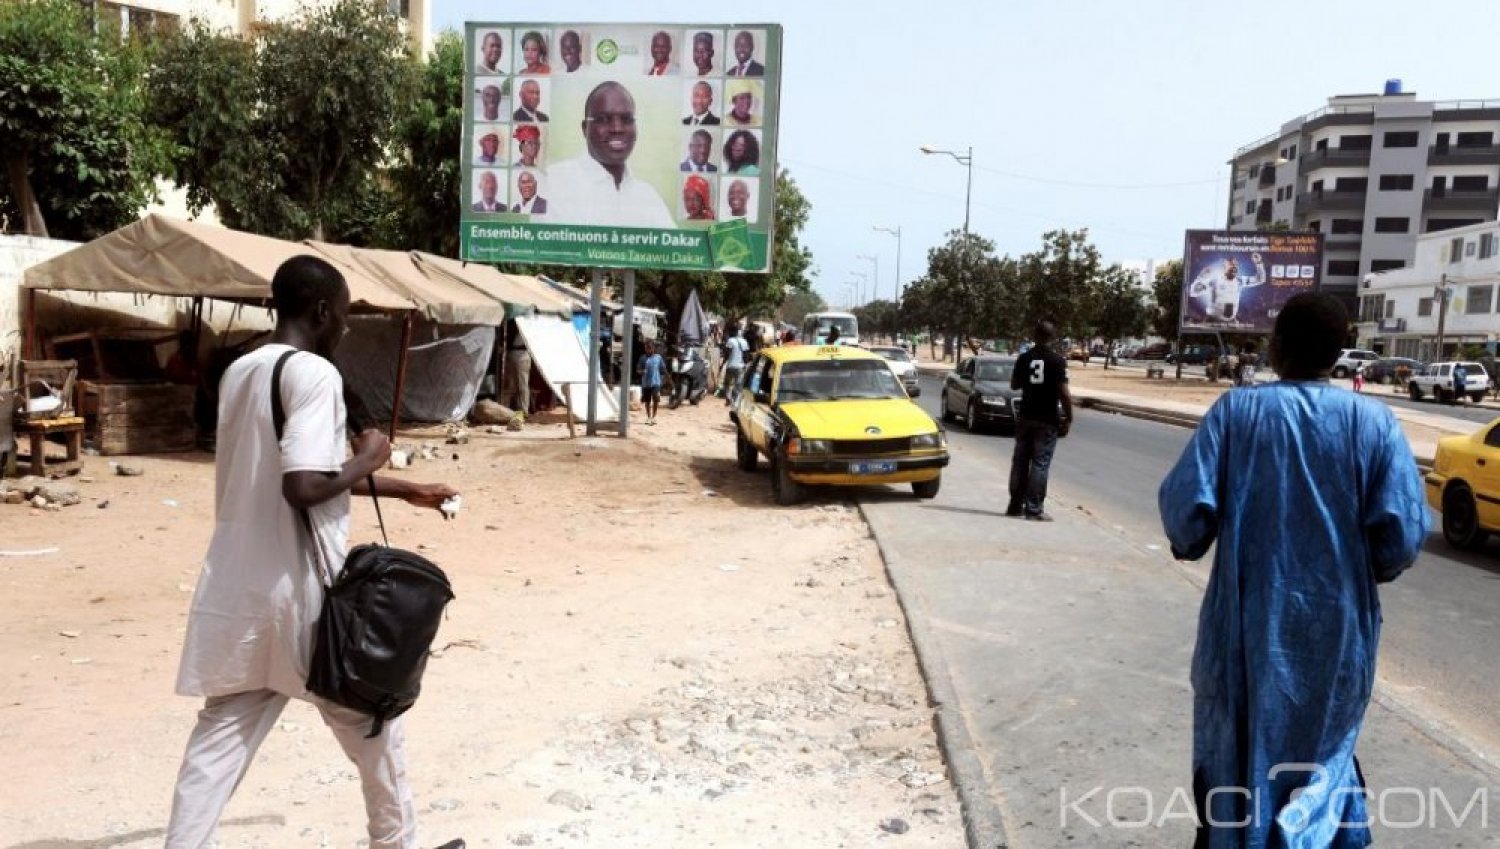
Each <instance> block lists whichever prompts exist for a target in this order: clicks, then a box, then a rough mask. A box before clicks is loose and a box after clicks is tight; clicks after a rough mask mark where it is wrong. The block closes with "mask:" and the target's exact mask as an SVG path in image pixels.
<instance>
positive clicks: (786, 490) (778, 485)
mask: <svg viewBox="0 0 1500 849" xmlns="http://www.w3.org/2000/svg"><path fill="white" fill-rule="evenodd" d="M771 494H772V495H774V496H775V497H776V503H777V504H780V505H781V506H783V507H789V506H791V505H793V504H796V503H797V502H799V501H801V500H802V484H800V483H797V482H796V481H795V480H792V472H791V470H790V469H788V468H787V463H786V458H784V457H780V456H778V457H777V458H776V459H774V460H772V461H771Z"/></svg>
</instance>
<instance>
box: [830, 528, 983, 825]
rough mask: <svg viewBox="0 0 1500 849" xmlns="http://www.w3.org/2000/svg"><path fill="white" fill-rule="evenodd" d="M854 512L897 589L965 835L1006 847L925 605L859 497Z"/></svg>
mask: <svg viewBox="0 0 1500 849" xmlns="http://www.w3.org/2000/svg"><path fill="white" fill-rule="evenodd" d="M859 513H860V516H861V517H863V518H864V520H865V527H867V528H869V529H870V536H871V537H873V538H874V540H875V546H876V548H878V549H879V550H880V559H881V562H882V563H884V564H885V575H886V580H888V581H890V584H891V587H892V588H893V589H895V591H896V603H897V604H899V605H901V613H902V615H903V616H904V617H905V619H906V633H907V635H908V636H909V637H910V638H911V642H912V646H913V647H914V648H915V649H916V654H917V666H918V668H919V669H920V670H921V672H922V681H923V682H924V683H925V684H926V686H927V700H928V702H929V703H930V704H931V705H932V708H933V712H934V714H935V715H936V717H937V723H936V724H937V736H938V746H940V747H941V748H942V751H943V758H944V759H945V760H946V761H947V762H948V770H949V773H950V775H951V778H952V783H953V787H954V789H955V790H956V791H957V792H958V803H959V808H960V810H961V811H962V812H963V818H964V839H965V841H966V842H967V843H968V846H969V849H1005V847H1006V846H1008V845H1009V844H1008V842H1007V840H1006V837H1005V821H1004V817H1003V816H1002V814H1001V812H1000V806H999V805H997V804H995V802H994V801H993V800H992V799H991V798H990V797H989V794H988V793H986V792H985V790H986V789H987V788H988V787H989V783H990V782H989V779H988V777H987V776H986V774H985V769H984V764H983V763H982V762H981V761H980V759H979V756H978V755H977V754H975V752H974V741H973V738H972V737H971V736H970V735H969V728H968V725H967V724H966V723H965V722H964V718H963V716H962V715H961V714H960V711H959V708H958V694H957V691H956V689H955V688H954V686H953V678H952V675H951V674H950V671H949V667H948V662H947V659H946V658H945V657H944V656H943V651H942V649H941V648H940V643H939V642H938V639H937V636H936V635H935V634H934V633H933V629H932V628H931V626H930V625H929V624H928V622H929V621H930V617H929V616H928V615H927V612H926V610H925V607H926V605H925V604H923V603H922V602H921V599H920V593H919V591H918V590H917V589H916V588H914V587H913V586H911V584H910V583H909V582H907V581H906V580H905V579H904V578H903V577H902V574H903V570H902V569H901V568H900V566H899V564H900V563H901V558H900V557H898V556H897V555H896V554H895V553H894V552H892V551H890V550H889V549H888V548H887V547H886V545H885V543H884V542H882V541H881V539H880V534H879V533H877V532H876V530H875V524H874V523H873V522H872V521H871V517H870V514H869V513H868V512H867V511H866V510H865V505H864V504H863V503H859Z"/></svg>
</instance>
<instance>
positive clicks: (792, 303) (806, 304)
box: [776, 289, 828, 327]
mask: <svg viewBox="0 0 1500 849" xmlns="http://www.w3.org/2000/svg"><path fill="white" fill-rule="evenodd" d="M826 309H828V302H827V301H825V300H823V296H822V295H819V294H818V293H817V292H814V291H812V290H811V289H809V290H807V291H797V292H791V293H790V294H788V295H787V296H786V298H785V299H784V300H783V301H782V302H781V306H780V307H778V308H777V310H776V320H777V321H780V322H783V323H785V324H793V325H796V326H798V327H801V326H802V319H804V318H806V317H807V314H808V313H814V312H823V311H824V310H826Z"/></svg>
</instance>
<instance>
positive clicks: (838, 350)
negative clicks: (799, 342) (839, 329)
mask: <svg viewBox="0 0 1500 849" xmlns="http://www.w3.org/2000/svg"><path fill="white" fill-rule="evenodd" d="M843 352H844V346H842V345H820V346H818V356H823V355H825V354H832V355H833V356H838V355H839V354H842V353H843Z"/></svg>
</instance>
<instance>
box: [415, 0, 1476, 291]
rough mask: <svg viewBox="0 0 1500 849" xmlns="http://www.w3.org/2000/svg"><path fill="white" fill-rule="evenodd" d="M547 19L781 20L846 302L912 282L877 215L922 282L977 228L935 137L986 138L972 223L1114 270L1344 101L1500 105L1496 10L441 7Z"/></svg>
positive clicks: (1282, 3)
mask: <svg viewBox="0 0 1500 849" xmlns="http://www.w3.org/2000/svg"><path fill="white" fill-rule="evenodd" d="M735 9H746V10H749V11H748V12H747V13H746V16H745V17H743V18H735V17H732V16H731V15H732V12H733V10H735ZM522 10H525V11H522ZM527 12H530V13H533V14H541V15H545V19H544V20H547V21H557V22H560V23H561V22H571V23H589V22H628V23H664V24H666V23H719V22H722V23H726V24H727V23H762V22H768V23H779V24H781V25H782V26H783V27H784V28H785V40H784V43H783V50H784V61H783V69H782V83H781V92H782V110H781V116H780V123H781V141H780V150H779V151H778V158H779V160H780V164H781V165H782V167H784V168H785V169H787V170H788V171H789V172H790V173H791V175H792V177H793V178H794V179H795V180H796V181H797V185H798V186H799V187H800V188H801V190H802V193H803V194H804V195H806V196H807V198H808V200H809V202H810V203H811V205H812V212H811V217H810V220H809V222H808V225H807V229H806V231H805V232H804V239H803V244H804V245H805V246H806V247H808V248H809V249H810V250H811V251H812V255H813V270H812V277H813V282H814V286H815V288H816V289H817V290H818V291H819V292H820V293H821V294H822V295H823V297H824V298H825V299H827V300H828V301H829V303H830V304H831V305H834V306H843V305H845V304H846V303H847V302H849V301H850V299H851V298H854V299H856V300H868V299H870V298H871V297H872V296H873V297H880V298H887V299H889V298H891V297H892V295H893V294H894V291H895V286H896V282H897V274H896V272H897V269H896V259H897V245H898V240H897V239H896V238H895V237H894V236H891V235H888V234H886V233H883V232H878V231H876V230H875V229H874V228H875V227H886V228H890V229H896V228H898V227H899V228H900V230H901V239H900V243H899V244H900V253H901V257H900V259H901V267H900V279H901V280H902V281H903V282H909V281H911V280H914V279H916V278H917V277H919V276H921V274H922V272H923V271H924V269H925V268H926V264H927V252H928V251H929V250H930V249H931V248H933V247H934V246H936V245H938V244H941V243H942V242H943V241H944V239H945V238H946V234H947V233H948V232H949V231H951V230H954V229H958V228H961V227H962V226H963V220H964V187H965V178H966V169H965V167H964V166H963V165H962V164H960V163H958V162H955V161H954V160H953V159H952V158H949V157H947V156H942V155H932V156H925V155H923V154H922V153H921V152H920V151H919V148H920V147H921V146H922V145H924V144H930V145H932V146H934V147H936V148H939V149H949V150H955V151H959V152H965V151H967V150H968V149H969V148H970V147H972V148H973V159H972V162H973V194H972V200H971V202H970V223H969V227H970V230H971V231H973V232H975V233H978V234H979V235H982V236H984V237H985V238H987V239H990V240H991V241H993V242H994V243H995V246H996V251H997V252H998V253H1002V254H1007V253H1008V254H1011V255H1017V254H1020V253H1024V252H1026V251H1030V250H1034V249H1036V248H1037V247H1038V246H1039V244H1040V242H1041V235H1042V234H1043V233H1045V232H1047V231H1048V230H1053V229H1057V228H1064V227H1065V228H1069V229H1076V228H1084V227H1086V228H1088V230H1089V235H1090V238H1091V240H1092V241H1093V242H1094V244H1095V245H1096V246H1098V248H1099V250H1100V253H1101V254H1102V255H1103V258H1104V260H1105V261H1106V262H1115V261H1121V262H1123V261H1128V260H1143V259H1152V258H1154V259H1167V258H1171V257H1180V256H1181V254H1182V243H1183V231H1184V230H1186V229H1190V228H1213V227H1220V226H1223V224H1224V210H1225V204H1226V203H1227V201H1226V195H1225V192H1226V189H1227V186H1228V181H1229V168H1228V166H1227V165H1226V164H1225V163H1226V162H1227V161H1228V159H1229V158H1230V157H1231V156H1232V155H1233V154H1234V151H1235V149H1236V148H1238V147H1240V146H1241V145H1244V144H1247V143H1249V142H1251V141H1254V140H1257V139H1259V138H1261V137H1263V136H1266V135H1269V134H1271V133H1274V132H1276V131H1277V130H1279V129H1280V127H1281V125H1282V123H1284V122H1285V121H1287V120H1289V119H1291V118H1294V117H1296V116H1298V115H1301V114H1304V113H1307V112H1311V111H1313V110H1315V109H1319V108H1321V107H1322V106H1324V105H1325V104H1326V102H1327V99H1328V97H1329V96H1331V95H1335V94H1353V93H1371V92H1379V91H1380V90H1381V89H1382V87H1383V86H1384V84H1385V81H1386V80H1387V79H1390V78H1398V79H1401V80H1402V81H1403V84H1404V86H1405V90H1406V91H1408V92H1416V94H1417V96H1418V98H1419V99H1421V100H1479V99H1500V73H1497V72H1496V70H1495V68H1496V67H1497V66H1496V64H1495V55H1496V50H1495V34H1496V32H1497V31H1500V2H1496V0H1446V2H1443V3H1440V4H1435V5H1432V6H1424V5H1421V4H1412V3H1410V2H1394V0H1296V2H1289V0H1261V2H1257V3H1253V4H1234V3H1229V2H1223V0H1026V1H1025V2H1021V1H1020V0H971V2H946V1H945V0H925V2H919V3H896V2H891V0H866V1H865V2H859V3H847V2H827V0H795V2H782V0H756V2H753V3H746V4H727V3H724V4H721V3H703V2H673V1H672V0H632V2H628V3H627V2H618V0H590V1H589V2H581V1H580V0H549V2H546V3H542V4H527V5H518V4H509V3H499V2H493V0H490V2H483V1H482V0H434V3H433V12H432V26H433V29H434V30H435V31H439V32H440V31H442V30H444V29H450V28H451V29H454V30H458V31H462V29H463V25H464V23H465V22H466V21H510V20H516V19H518V18H520V17H523V16H524V15H525V14H526V13H527ZM860 255H869V256H874V257H876V260H875V261H874V262H872V261H870V260H868V259H860V258H859V256H860ZM857 275H864V279H863V280H860V279H858V277H857ZM877 275H878V279H877ZM851 282H854V283H856V284H858V285H859V289H860V291H859V293H858V294H857V295H856V294H855V293H854V292H853V290H852V289H851V288H850V287H848V286H847V285H846V284H848V283H851Z"/></svg>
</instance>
